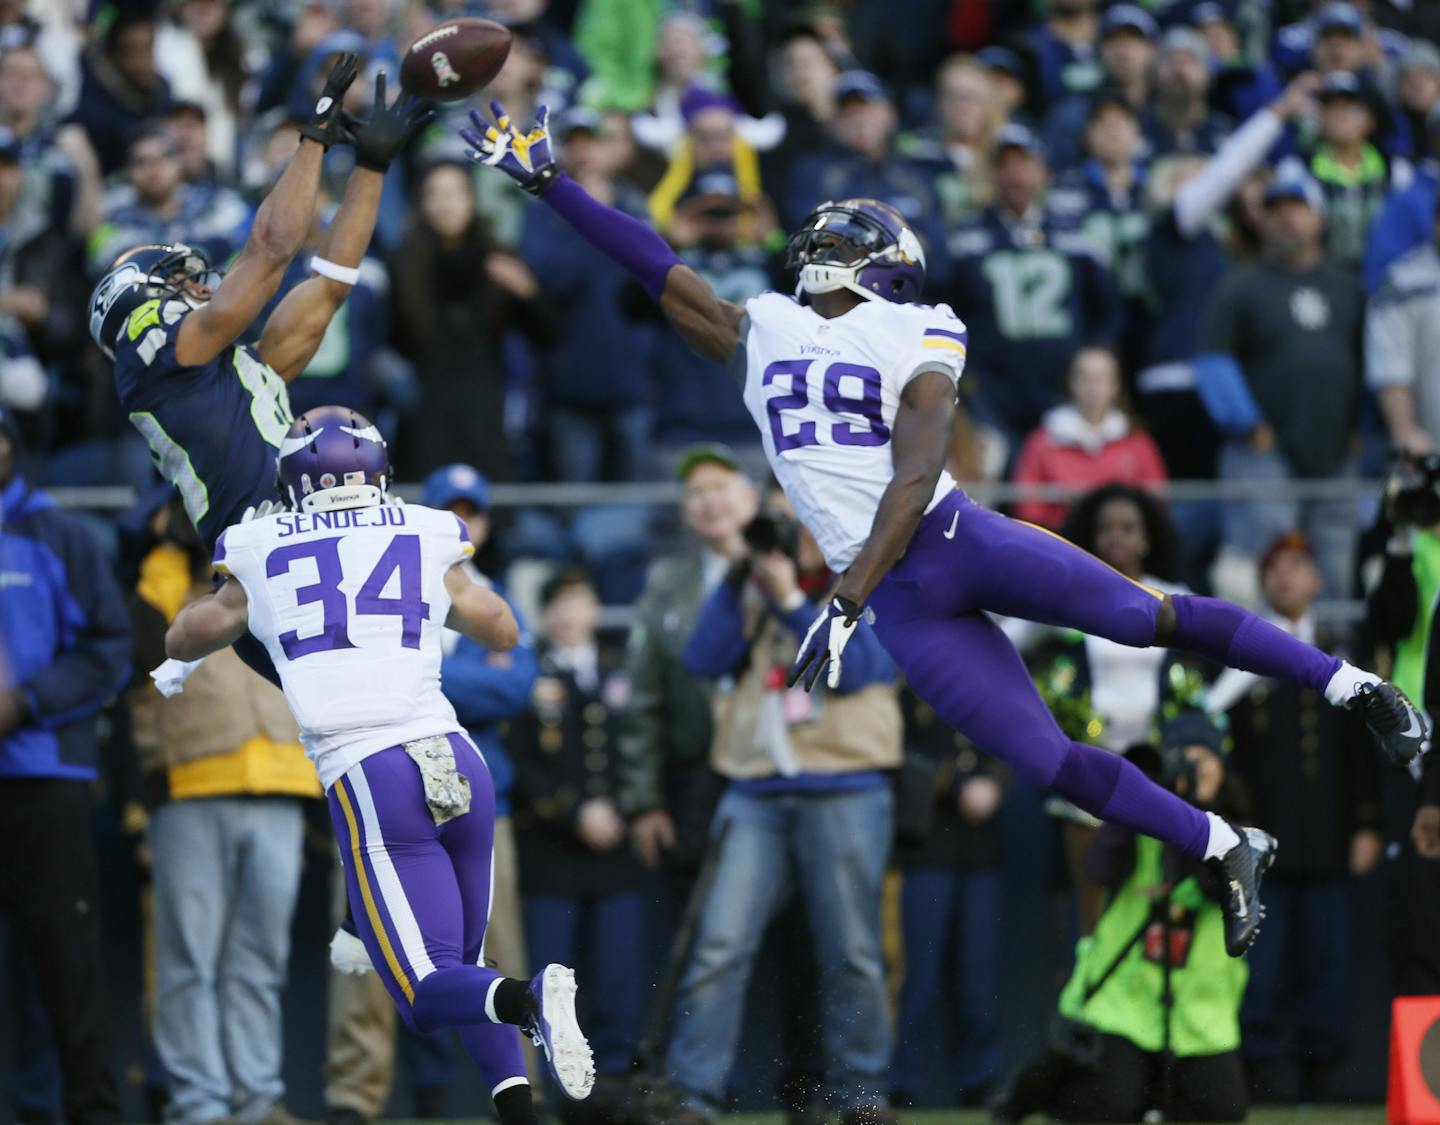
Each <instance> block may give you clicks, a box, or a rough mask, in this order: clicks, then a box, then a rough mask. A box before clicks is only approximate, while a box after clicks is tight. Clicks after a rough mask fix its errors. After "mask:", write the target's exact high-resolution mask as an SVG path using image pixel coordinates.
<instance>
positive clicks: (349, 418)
mask: <svg viewBox="0 0 1440 1125" xmlns="http://www.w3.org/2000/svg"><path fill="white" fill-rule="evenodd" d="M275 465H276V471H277V473H278V475H279V479H278V480H277V481H276V484H275V488H276V491H278V492H279V493H280V498H281V499H282V500H283V501H284V502H285V504H286V506H287V507H289V508H290V509H292V510H298V511H305V512H332V511H335V510H337V509H340V508H370V507H374V506H375V505H377V504H383V503H384V502H385V499H386V497H387V495H388V493H389V490H390V453H389V450H388V449H387V448H386V446H385V439H384V438H383V437H381V436H380V431H379V430H377V429H376V428H375V426H374V425H373V424H372V423H371V422H370V420H369V419H368V418H366V417H365V416H364V415H363V414H360V413H358V412H357V411H354V410H351V409H350V408H349V407H348V406H317V407H315V409H314V410H307V411H306V412H305V413H304V414H302V415H300V417H298V418H296V419H295V421H294V422H292V423H291V424H290V429H289V430H288V431H287V432H286V434H285V438H284V440H283V441H281V443H280V454H279V456H278V457H276V459H275Z"/></svg>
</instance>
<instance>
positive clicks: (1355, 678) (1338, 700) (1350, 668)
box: [1325, 660, 1384, 707]
mask: <svg viewBox="0 0 1440 1125" xmlns="http://www.w3.org/2000/svg"><path fill="white" fill-rule="evenodd" d="M1383 682H1384V681H1383V680H1381V679H1380V677H1379V676H1377V675H1376V674H1375V673H1374V672H1367V671H1365V670H1364V669H1363V668H1357V667H1355V665H1353V664H1351V663H1350V662H1349V661H1348V660H1342V661H1341V662H1340V667H1339V668H1337V669H1336V671H1335V674H1334V675H1333V676H1331V677H1330V682H1329V683H1328V684H1326V685H1325V699H1326V701H1327V702H1328V703H1330V704H1331V705H1332V706H1335V707H1347V706H1349V704H1350V700H1352V699H1353V698H1354V697H1355V689H1356V688H1358V687H1359V686H1360V685H1361V684H1378V683H1383Z"/></svg>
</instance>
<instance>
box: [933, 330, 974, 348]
mask: <svg viewBox="0 0 1440 1125" xmlns="http://www.w3.org/2000/svg"><path fill="white" fill-rule="evenodd" d="M925 335H926V336H948V337H949V338H950V339H952V340H958V341H959V342H960V343H961V344H962V345H963V344H964V343H965V339H966V333H964V332H952V331H950V329H948V328H927V329H925Z"/></svg>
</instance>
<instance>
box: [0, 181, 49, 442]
mask: <svg viewBox="0 0 1440 1125" xmlns="http://www.w3.org/2000/svg"><path fill="white" fill-rule="evenodd" d="M0 175H3V173H0ZM48 390H49V379H48V378H47V377H46V375H45V369H44V368H43V367H41V366H40V362H39V361H38V360H37V359H36V358H35V356H34V355H32V354H31V352H30V342H29V340H27V339H26V338H25V331H24V329H22V328H21V327H20V325H19V324H18V323H17V322H16V321H15V320H14V319H13V318H12V317H9V316H5V317H3V318H0V408H7V407H8V408H9V409H10V410H12V411H14V412H15V413H16V416H17V417H23V416H27V415H29V414H30V413H31V412H32V411H35V410H38V409H39V408H40V405H41V403H43V402H44V401H45V395H46V392H47V391H48Z"/></svg>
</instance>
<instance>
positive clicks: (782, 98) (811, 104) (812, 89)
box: [762, 24, 840, 185]
mask: <svg viewBox="0 0 1440 1125" xmlns="http://www.w3.org/2000/svg"><path fill="white" fill-rule="evenodd" d="M839 77H840V64H839V62H837V61H836V59H835V56H834V55H832V54H831V53H830V51H829V50H828V49H827V48H826V46H825V43H824V42H823V41H822V40H821V38H820V36H819V35H818V34H816V32H815V29H814V28H813V27H810V26H808V25H806V24H799V25H796V26H795V27H794V28H793V29H791V30H790V31H789V33H788V34H787V35H786V37H785V39H784V40H783V41H782V43H781V46H780V88H779V91H778V94H779V97H778V102H779V105H778V108H779V110H780V112H781V114H782V115H783V116H784V118H785V139H784V142H783V143H782V144H779V145H776V146H775V147H774V148H773V149H771V150H770V152H769V153H767V154H765V155H764V156H763V157H762V161H763V164H764V168H765V176H766V179H767V180H769V181H770V182H771V183H772V184H780V185H783V184H786V183H789V179H790V177H789V169H790V165H791V164H792V163H793V162H794V161H795V160H796V159H797V158H798V157H799V156H801V155H803V154H805V153H809V152H814V151H816V150H817V149H821V148H824V147H825V144H826V142H827V140H828V137H829V133H828V130H829V128H830V124H831V122H832V121H833V120H834V118H835V80H836V79H837V78H839Z"/></svg>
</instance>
